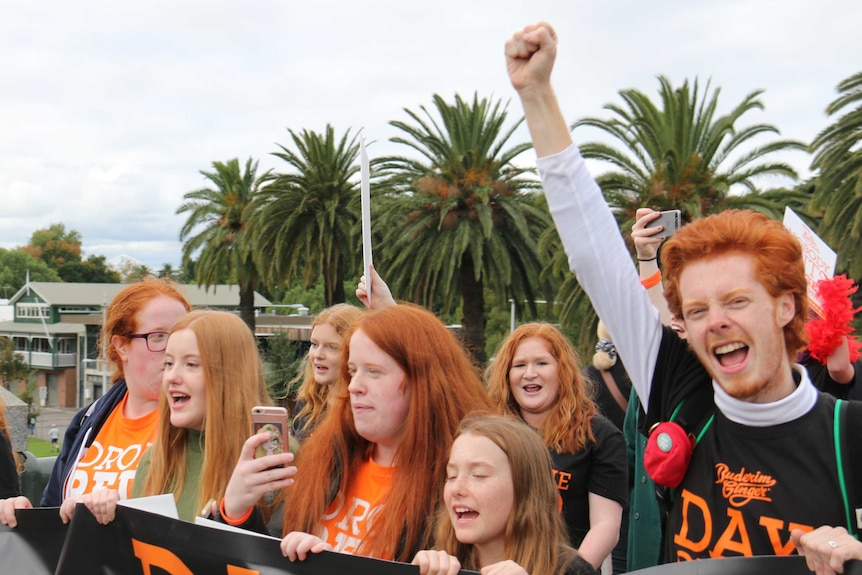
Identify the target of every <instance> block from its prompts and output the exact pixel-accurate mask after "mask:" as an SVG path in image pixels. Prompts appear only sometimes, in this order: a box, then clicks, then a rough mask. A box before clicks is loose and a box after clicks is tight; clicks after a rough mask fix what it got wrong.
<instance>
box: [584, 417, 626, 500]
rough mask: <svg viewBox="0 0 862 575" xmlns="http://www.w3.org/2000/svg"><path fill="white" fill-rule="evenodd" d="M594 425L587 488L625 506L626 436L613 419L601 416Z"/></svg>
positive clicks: (593, 422) (594, 419)
mask: <svg viewBox="0 0 862 575" xmlns="http://www.w3.org/2000/svg"><path fill="white" fill-rule="evenodd" d="M592 429H593V435H594V436H595V438H596V443H595V445H594V446H593V455H592V460H591V461H590V478H589V483H588V485H587V490H588V491H589V492H590V493H595V494H596V495H600V496H601V497H605V498H607V499H611V500H613V501H616V502H617V503H619V504H620V505H622V506H623V507H625V506H626V504H627V502H628V492H629V488H628V465H627V459H626V439H625V436H623V432H622V431H620V430H619V429H617V428H616V426H614V424H613V423H611V422H610V420H608V419H606V418H604V417H601V416H596V417H594V418H593V421H592Z"/></svg>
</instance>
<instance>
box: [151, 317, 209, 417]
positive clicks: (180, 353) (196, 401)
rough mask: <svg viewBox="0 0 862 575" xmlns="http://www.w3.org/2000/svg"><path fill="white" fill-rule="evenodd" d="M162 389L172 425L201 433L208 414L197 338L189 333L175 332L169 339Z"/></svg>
mask: <svg viewBox="0 0 862 575" xmlns="http://www.w3.org/2000/svg"><path fill="white" fill-rule="evenodd" d="M162 387H163V389H164V392H165V395H166V396H167V398H168V405H169V406H170V408H171V425H173V426H174V427H184V428H187V429H197V430H202V429H203V428H204V423H205V420H206V413H207V386H206V376H205V375H204V371H203V367H202V365H201V354H200V350H199V349H198V338H197V336H196V335H195V332H193V331H192V330H190V329H181V330H178V331H175V332H174V333H172V334H171V337H170V339H168V347H167V349H166V350H165V373H164V379H163V380H162Z"/></svg>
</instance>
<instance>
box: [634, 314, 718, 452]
mask: <svg viewBox="0 0 862 575" xmlns="http://www.w3.org/2000/svg"><path fill="white" fill-rule="evenodd" d="M683 400H684V401H685V403H687V404H688V405H687V406H685V408H686V412H687V419H688V420H690V421H691V425H697V424H699V423H700V422H701V421H702V420H705V419H706V418H707V417H708V415H709V413H710V412H711V411H712V410H714V403H713V391H712V378H711V377H710V376H709V373H707V371H706V368H704V367H703V365H702V364H701V363H700V360H699V359H698V358H697V356H696V355H695V353H694V352H693V351H691V350H690V349H689V347H688V343H686V342H685V340H682V339H680V337H679V336H678V335H676V333H675V332H674V331H673V330H672V329H671V328H669V327H667V326H664V329H663V331H662V339H661V345H660V347H659V353H658V357H657V358H656V364H655V371H654V372H653V379H652V385H651V387H650V395H649V401H648V402H647V405H648V408H649V409H648V410H647V414H646V417H644V418H643V419H642V420H641V428H640V429H641V432H642V433H643V434H644V435H649V429H650V427H652V426H653V424H655V423H658V422H660V421H669V420H670V417H671V414H672V413H673V412H674V409H675V408H676V407H677V406H678V405H680V404H681V403H682V402H683ZM683 427H686V425H683Z"/></svg>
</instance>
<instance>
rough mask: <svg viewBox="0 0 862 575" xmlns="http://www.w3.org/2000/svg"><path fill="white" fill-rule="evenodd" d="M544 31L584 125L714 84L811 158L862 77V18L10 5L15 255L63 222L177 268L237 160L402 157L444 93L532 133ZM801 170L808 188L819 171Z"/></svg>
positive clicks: (753, 6) (731, 2) (829, 1)
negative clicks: (330, 132) (525, 79)
mask: <svg viewBox="0 0 862 575" xmlns="http://www.w3.org/2000/svg"><path fill="white" fill-rule="evenodd" d="M539 20H547V21H549V22H551V23H552V24H553V25H554V26H555V27H556V29H557V32H558V34H559V36H560V54H559V56H558V63H557V70H556V72H555V76H554V84H555V86H556V89H557V92H558V95H559V97H560V100H561V102H562V106H563V111H564V113H565V115H566V117H567V119H568V120H570V121H574V120H576V119H578V118H581V117H584V116H601V117H607V114H606V113H605V112H604V111H603V110H602V106H603V105H604V104H606V103H609V102H615V103H619V101H620V100H619V97H618V92H619V90H621V89H624V88H630V87H634V88H638V89H640V90H642V91H644V92H646V93H648V94H650V95H655V94H656V90H657V87H658V83H657V81H656V79H655V78H656V76H657V75H659V74H664V75H667V76H668V77H670V79H671V80H672V81H673V83H674V84H675V85H677V84H679V83H681V82H682V81H683V80H684V79H686V78H694V77H695V76H698V77H699V78H701V80H702V81H703V82H705V81H706V80H708V79H711V81H712V85H713V86H714V87H715V86H720V87H721V88H722V92H721V97H720V101H719V107H720V109H719V111H720V112H726V111H728V110H729V109H730V108H731V107H732V106H734V105H736V104H738V103H739V102H740V101H741V100H742V98H743V97H744V96H745V95H746V94H748V93H749V92H751V91H753V90H756V89H763V90H765V94H764V95H763V96H762V100H763V101H764V102H765V104H766V110H765V111H764V112H754V113H751V114H750V115H749V116H748V117H747V119H745V118H744V120H746V121H745V122H744V123H745V124H752V123H760V122H763V123H770V124H774V125H775V126H777V127H778V128H779V129H780V130H781V132H782V135H783V136H785V137H789V138H796V139H800V140H802V141H804V142H809V141H810V140H811V139H812V138H813V137H814V135H815V134H816V133H817V132H818V131H819V130H821V129H822V128H823V127H825V126H826V125H827V123H828V120H827V118H826V116H825V113H824V109H825V107H826V105H827V104H828V103H829V102H830V101H832V100H833V99H834V98H835V95H836V92H835V86H836V85H837V83H838V82H839V81H841V80H842V79H844V78H846V77H847V76H849V75H851V74H853V73H855V72H858V71H859V70H860V69H862V47H860V44H859V42H858V25H859V22H862V3H860V2H858V0H818V1H814V0H782V1H780V2H779V1H763V0H721V1H718V0H700V1H695V0H687V1H683V0H667V1H665V0H655V1H652V2H644V1H635V0H619V1H616V0H605V1H600V2H596V1H591V2H585V1H582V0H437V1H434V2H426V1H419V0H417V1H404V0H400V1H395V0H368V1H362V0H359V1H357V0H353V1H348V0H327V1H317V0H305V1H298V0H245V1H242V2H241V1H239V0H235V1H227V0H210V1H207V2H201V1H191V0H170V1H165V0H148V1H145V2H112V1H107V0H105V1H98V0H76V1H75V2H68V1H65V0H64V1H60V0H43V1H42V2H25V1H22V0H6V1H4V2H3V3H2V4H0V246H2V247H5V248H12V247H15V246H19V245H24V244H26V243H27V242H28V241H29V239H30V235H31V234H32V232H33V231H34V230H36V229H39V228H44V227H46V226H48V225H50V224H51V223H53V222H63V223H65V224H66V227H67V229H69V228H73V229H76V230H78V231H79V232H81V234H82V235H83V239H84V250H85V254H87V255H89V254H104V255H106V256H107V257H108V258H109V259H111V258H114V257H116V256H118V255H121V254H126V255H129V256H132V257H134V258H136V259H138V260H140V261H142V262H144V263H146V264H147V265H149V266H151V267H153V268H159V267H161V265H162V264H163V263H164V262H171V263H173V264H175V265H176V264H178V263H179V261H180V243H179V242H178V233H179V229H180V226H181V225H182V221H183V220H182V218H181V217H180V216H176V215H174V212H175V211H176V208H177V207H178V206H179V205H180V203H181V201H182V196H183V194H184V193H185V192H188V191H191V190H193V189H197V188H199V187H202V186H204V185H205V181H204V179H203V177H202V176H201V175H200V174H199V173H198V171H199V170H201V169H207V168H208V167H209V166H210V164H211V162H212V161H214V160H220V161H226V160H228V159H230V158H234V157H238V158H240V160H241V161H244V160H245V159H246V158H248V157H252V158H254V159H257V160H259V161H260V166H261V170H264V169H268V168H276V169H282V167H283V166H286V164H284V163H283V162H282V161H281V160H278V159H277V158H274V157H273V156H271V155H270V154H271V153H272V152H273V151H275V150H276V149H277V148H276V143H281V144H287V142H288V134H287V130H286V129H287V128H292V129H294V130H302V129H309V130H315V131H321V130H323V129H324V127H325V126H326V124H327V123H330V124H332V125H333V126H334V127H335V128H336V130H337V132H338V133H339V134H341V133H343V132H344V130H346V129H347V128H351V129H353V130H359V129H362V130H363V131H364V134H365V137H366V139H367V140H369V141H373V142H374V143H373V144H371V145H370V147H369V154H370V155H371V156H372V157H373V156H375V155H381V154H385V153H392V152H399V153H404V151H403V150H401V149H400V148H398V147H394V145H392V144H390V143H388V139H389V138H390V137H392V136H393V135H395V132H396V131H395V130H394V128H392V127H390V126H389V125H388V122H389V121H391V120H396V119H405V114H404V112H403V109H404V108H405V107H406V108H411V109H418V107H419V106H420V105H423V104H425V105H430V102H431V96H432V95H433V94H434V93H439V94H441V95H442V96H444V97H445V98H446V99H447V100H451V99H452V97H453V95H454V94H455V93H460V94H462V95H463V96H465V97H466V96H471V95H472V94H473V92H475V91H478V93H479V95H480V96H492V97H497V98H502V99H504V100H509V99H512V102H511V105H510V110H511V112H512V113H511V114H510V116H512V117H520V115H521V109H520V105H519V104H518V102H517V101H516V100H515V99H514V97H515V94H514V92H513V90H512V88H511V87H510V85H509V83H508V79H507V77H506V73H505V65H504V59H503V44H504V42H505V40H506V39H507V38H508V37H509V36H510V35H511V34H512V32H514V31H515V30H516V29H519V28H521V27H523V26H524V25H525V24H527V23H532V22H536V21H539ZM575 136H576V140H578V139H582V140H583V139H584V138H586V139H591V138H592V137H593V134H589V133H586V134H583V137H582V138H579V136H581V135H580V134H577V133H576V135H575ZM527 137H528V136H527V133H526V130H522V131H519V132H518V134H516V137H515V138H514V140H513V142H512V143H515V142H520V141H523V140H526V139H527ZM530 154H532V153H530ZM786 160H787V161H789V162H790V163H792V164H793V165H794V166H795V167H796V168H797V169H798V170H800V171H801V172H802V173H803V175H807V174H808V165H809V163H810V158H809V157H808V156H807V155H806V154H803V153H796V154H794V155H790V156H788V157H787V158H786ZM524 161H525V162H527V161H532V157H530V158H525V160H524Z"/></svg>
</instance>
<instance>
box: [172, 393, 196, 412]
mask: <svg viewBox="0 0 862 575" xmlns="http://www.w3.org/2000/svg"><path fill="white" fill-rule="evenodd" d="M168 398H169V399H170V407H171V409H180V408H182V407H183V406H184V405H186V404H187V403H188V402H189V400H190V399H191V397H190V396H189V395H188V394H186V393H183V392H181V391H172V392H170V393H169V394H168Z"/></svg>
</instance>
